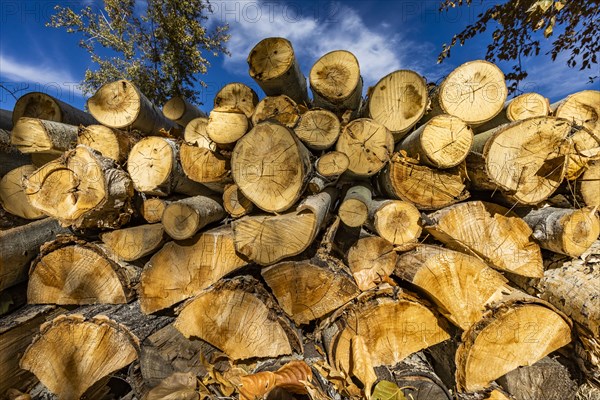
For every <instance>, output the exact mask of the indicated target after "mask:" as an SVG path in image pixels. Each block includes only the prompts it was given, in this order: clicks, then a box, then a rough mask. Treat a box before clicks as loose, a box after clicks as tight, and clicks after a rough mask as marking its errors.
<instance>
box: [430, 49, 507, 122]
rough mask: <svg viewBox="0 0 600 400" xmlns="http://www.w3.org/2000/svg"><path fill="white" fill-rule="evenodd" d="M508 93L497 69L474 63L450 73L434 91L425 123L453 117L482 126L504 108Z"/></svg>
mask: <svg viewBox="0 0 600 400" xmlns="http://www.w3.org/2000/svg"><path fill="white" fill-rule="evenodd" d="M507 95H508V89H507V87H506V82H505V80H504V74H503V73H502V71H501V70H500V68H498V67H497V66H496V65H494V64H492V63H490V62H488V61H484V60H474V61H469V62H467V63H464V64H462V65H460V66H459V67H457V68H456V69H455V70H454V71H452V72H451V73H450V74H449V75H448V76H447V77H446V78H445V79H444V80H443V82H442V83H441V84H440V86H439V87H438V88H437V89H436V90H435V91H434V93H433V96H432V99H431V107H432V110H431V111H430V112H429V113H428V114H427V115H426V116H425V118H426V120H427V119H429V118H431V117H434V116H435V115H439V114H441V113H445V114H450V115H454V116H456V117H458V118H460V119H462V120H463V121H465V122H466V123H467V124H469V125H470V126H477V125H481V124H483V123H485V122H487V121H489V120H491V119H492V118H494V117H495V116H496V115H498V114H499V113H500V112H501V111H502V108H503V107H504V102H505V101H506V96H507Z"/></svg>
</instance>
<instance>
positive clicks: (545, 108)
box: [506, 93, 550, 121]
mask: <svg viewBox="0 0 600 400" xmlns="http://www.w3.org/2000/svg"><path fill="white" fill-rule="evenodd" d="M548 114H550V102H549V101H548V99H547V98H545V97H544V96H542V95H541V94H538V93H523V94H522V95H519V96H517V97H515V98H514V99H512V100H511V101H510V103H508V106H507V107H506V118H508V119H509V120H510V121H520V120H523V119H527V118H531V117H545V116H547V115H548Z"/></svg>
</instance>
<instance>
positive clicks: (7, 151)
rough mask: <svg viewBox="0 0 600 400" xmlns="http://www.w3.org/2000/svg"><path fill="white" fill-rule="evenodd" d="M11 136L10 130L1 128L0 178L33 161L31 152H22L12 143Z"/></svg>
mask: <svg viewBox="0 0 600 400" xmlns="http://www.w3.org/2000/svg"><path fill="white" fill-rule="evenodd" d="M10 136H11V133H10V132H9V131H5V130H4V129H0V178H1V177H3V176H4V175H6V174H7V173H8V172H9V171H12V170H13V169H15V168H18V167H21V166H23V165H27V164H31V163H32V161H31V156H30V155H29V154H23V153H21V151H20V150H19V149H17V148H16V147H15V146H13V145H11V144H10Z"/></svg>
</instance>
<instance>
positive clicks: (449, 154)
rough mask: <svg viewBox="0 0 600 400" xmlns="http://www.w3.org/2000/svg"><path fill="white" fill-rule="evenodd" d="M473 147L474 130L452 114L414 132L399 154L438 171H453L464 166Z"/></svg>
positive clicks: (437, 118)
mask: <svg viewBox="0 0 600 400" xmlns="http://www.w3.org/2000/svg"><path fill="white" fill-rule="evenodd" d="M472 144H473V131H472V130H471V128H470V127H469V126H468V125H467V124H465V122H464V121H462V120H461V119H460V118H457V117H453V116H451V115H448V114H441V115H438V116H435V117H433V118H432V119H430V120H429V121H427V122H426V123H425V124H424V125H422V126H420V127H419V128H418V129H416V130H414V131H413V132H411V133H410V134H409V135H408V136H407V137H405V138H404V139H403V140H402V141H401V142H400V143H399V144H398V146H396V151H405V152H406V154H407V155H408V156H409V157H411V158H414V159H417V160H419V162H420V163H421V164H423V165H427V166H429V167H434V168H442V169H444V168H452V167H456V166H457V165H459V164H460V163H462V162H463V161H464V160H465V158H466V157H467V155H468V154H469V150H470V149H471V145H472Z"/></svg>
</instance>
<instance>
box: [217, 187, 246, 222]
mask: <svg viewBox="0 0 600 400" xmlns="http://www.w3.org/2000/svg"><path fill="white" fill-rule="evenodd" d="M223 207H224V208H225V211H227V214H229V215H230V216H231V217H233V218H240V217H243V216H244V215H247V214H250V213H251V212H252V210H253V209H254V204H252V202H251V201H250V200H248V198H247V197H246V196H244V194H243V193H242V191H241V190H240V188H239V187H238V185H236V184H231V185H229V186H227V187H226V188H225V190H224V191H223Z"/></svg>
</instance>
